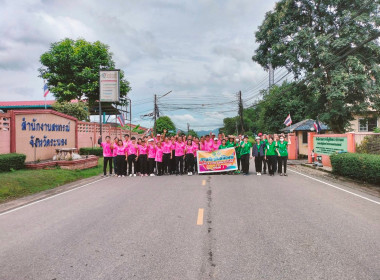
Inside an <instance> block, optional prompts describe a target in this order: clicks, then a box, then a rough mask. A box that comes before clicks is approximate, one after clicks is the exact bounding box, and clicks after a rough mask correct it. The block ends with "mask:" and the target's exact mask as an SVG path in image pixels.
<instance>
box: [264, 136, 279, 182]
mask: <svg viewBox="0 0 380 280" xmlns="http://www.w3.org/2000/svg"><path fill="white" fill-rule="evenodd" d="M266 146H267V147H266V149H265V157H264V159H266V160H267V161H268V172H269V176H274V172H275V167H276V161H275V158H276V153H277V142H274V141H273V137H272V136H269V140H268V144H267V145H266Z"/></svg>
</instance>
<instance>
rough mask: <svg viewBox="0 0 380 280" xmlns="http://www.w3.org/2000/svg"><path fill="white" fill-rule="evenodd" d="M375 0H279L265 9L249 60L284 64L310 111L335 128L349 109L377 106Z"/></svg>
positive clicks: (379, 74) (379, 54)
mask: <svg viewBox="0 0 380 280" xmlns="http://www.w3.org/2000/svg"><path fill="white" fill-rule="evenodd" d="M378 5H379V0H365V1H363V0H350V1H347V0H325V1H320V0H281V1H279V2H278V3H277V4H276V7H275V9H274V11H270V12H268V13H267V14H266V16H265V19H264V21H263V23H262V24H261V26H260V27H259V30H258V31H257V32H256V41H257V42H258V43H259V47H258V48H257V49H256V51H255V55H254V56H253V58H252V59H253V60H254V61H256V62H258V63H259V64H260V65H261V66H263V67H264V68H266V69H267V68H268V64H269V63H271V64H272V66H273V67H274V68H278V67H286V69H287V70H288V71H290V72H291V73H293V74H294V76H295V78H296V79H299V78H302V80H301V81H302V82H299V84H305V85H306V88H305V90H304V94H306V95H309V96H311V97H312V98H315V100H316V105H315V106H314V113H315V114H318V115H319V118H320V119H321V120H322V121H324V122H326V123H327V124H328V125H329V126H330V128H332V129H333V130H334V131H335V132H339V133H341V132H344V131H345V128H346V127H347V126H348V124H349V121H350V120H351V119H352V118H353V114H355V113H359V112H363V111H367V110H368V108H369V107H370V106H371V107H372V108H375V109H377V110H379V109H380V95H379V91H380V69H379V64H380V47H379V44H378V42H377V41H375V40H376V39H377V38H378V37H379V35H380V32H379V31H378V29H379V24H380V17H379V16H378V14H377V13H378V11H377V8H378Z"/></svg>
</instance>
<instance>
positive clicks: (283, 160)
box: [277, 135, 291, 176]
mask: <svg viewBox="0 0 380 280" xmlns="http://www.w3.org/2000/svg"><path fill="white" fill-rule="evenodd" d="M288 138H289V137H288ZM290 144H291V143H290V139H289V141H285V136H284V135H281V136H280V142H278V143H277V146H278V148H277V154H278V173H280V176H288V175H287V174H286V165H287V161H288V145H290ZM282 166H284V173H283V172H282Z"/></svg>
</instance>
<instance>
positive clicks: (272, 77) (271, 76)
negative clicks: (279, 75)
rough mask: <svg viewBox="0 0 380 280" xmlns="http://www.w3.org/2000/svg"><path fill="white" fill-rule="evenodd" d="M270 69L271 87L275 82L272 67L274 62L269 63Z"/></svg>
mask: <svg viewBox="0 0 380 280" xmlns="http://www.w3.org/2000/svg"><path fill="white" fill-rule="evenodd" d="M268 69H269V88H271V87H272V86H273V84H274V70H273V67H272V63H269V64H268Z"/></svg>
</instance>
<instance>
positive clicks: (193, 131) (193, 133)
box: [187, 129, 198, 137]
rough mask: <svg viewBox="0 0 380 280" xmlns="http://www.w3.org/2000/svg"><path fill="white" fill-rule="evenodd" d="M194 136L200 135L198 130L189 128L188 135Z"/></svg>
mask: <svg viewBox="0 0 380 280" xmlns="http://www.w3.org/2000/svg"><path fill="white" fill-rule="evenodd" d="M189 135H191V136H193V137H198V134H197V132H196V131H195V130H194V129H189V133H187V136H189Z"/></svg>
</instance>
